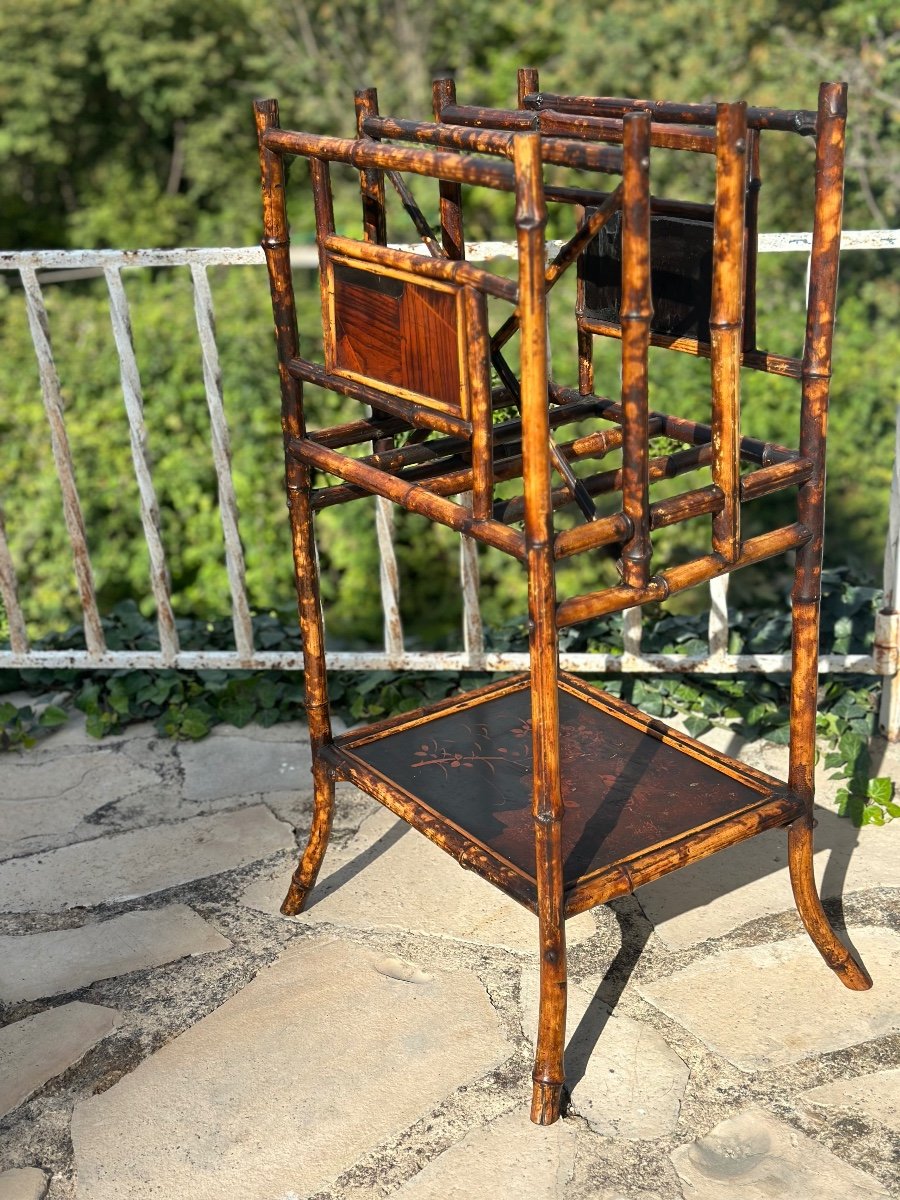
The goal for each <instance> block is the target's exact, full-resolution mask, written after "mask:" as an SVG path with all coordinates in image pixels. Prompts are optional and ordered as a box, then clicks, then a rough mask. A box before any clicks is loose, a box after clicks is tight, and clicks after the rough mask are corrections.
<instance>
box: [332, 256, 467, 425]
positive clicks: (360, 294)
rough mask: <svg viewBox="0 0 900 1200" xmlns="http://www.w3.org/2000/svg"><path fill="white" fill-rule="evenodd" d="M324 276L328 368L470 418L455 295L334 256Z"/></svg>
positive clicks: (447, 287) (445, 287) (452, 289)
mask: <svg viewBox="0 0 900 1200" xmlns="http://www.w3.org/2000/svg"><path fill="white" fill-rule="evenodd" d="M328 274H329V281H328V291H329V294H330V295H329V304H328V305H327V307H326V312H325V314H324V320H325V325H326V338H325V343H326V346H328V341H329V339H328V337H327V333H328V331H329V329H330V330H331V331H332V332H333V361H328V362H327V366H328V369H329V370H330V371H332V372H333V373H335V374H339V375H340V374H343V375H348V376H349V377H350V378H352V379H357V380H360V381H362V382H365V383H372V384H375V385H376V386H379V387H382V388H388V389H391V390H393V391H395V392H396V393H397V394H398V395H401V396H405V397H407V398H408V399H411V400H416V401H419V402H421V403H423V404H425V405H427V406H428V407H431V408H441V409H444V410H445V411H448V412H452V413H458V414H460V415H462V416H464V417H468V407H469V406H468V394H467V392H468V389H467V381H466V377H465V371H464V370H463V369H462V367H461V362H462V356H463V354H464V352H465V316H464V313H463V309H462V302H461V289H460V288H459V287H458V286H456V285H455V284H448V283H442V282H436V281H434V280H430V279H416V278H414V277H413V276H411V275H408V274H405V273H403V272H399V271H396V272H395V271H389V270H386V269H385V268H383V267H377V266H374V265H372V264H369V263H365V262H349V261H347V260H346V259H342V258H338V257H336V256H334V255H332V256H329V262H328ZM326 357H328V356H327V354H326Z"/></svg>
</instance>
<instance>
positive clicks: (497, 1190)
mask: <svg viewBox="0 0 900 1200" xmlns="http://www.w3.org/2000/svg"><path fill="white" fill-rule="evenodd" d="M574 1171H575V1129H574V1128H573V1126H572V1124H571V1123H570V1122H566V1121H557V1122H556V1124H555V1125H550V1126H549V1127H546V1128H542V1127H541V1126H539V1125H533V1124H532V1123H531V1121H530V1119H529V1116H528V1110H527V1108H525V1107H524V1106H520V1107H518V1108H516V1109H513V1111H512V1112H509V1113H507V1114H506V1115H505V1116H503V1117H498V1118H497V1120H495V1121H492V1122H491V1123H490V1124H488V1125H486V1126H484V1127H483V1128H482V1129H473V1130H472V1132H471V1133H470V1134H469V1135H468V1136H467V1137H465V1138H463V1140H462V1141H461V1142H458V1143H457V1144H456V1145H455V1146H451V1148H450V1149H449V1150H445V1151H444V1153H443V1154H440V1155H439V1156H438V1157H437V1158H435V1159H432V1161H431V1162H430V1163H428V1164H427V1165H426V1166H425V1167H423V1169H422V1170H421V1171H420V1172H419V1174H418V1175H415V1176H414V1177H413V1178H412V1179H411V1180H410V1182H409V1183H407V1184H405V1185H404V1186H403V1187H402V1188H400V1190H399V1191H397V1192H394V1193H393V1195H395V1196H396V1197H397V1200H474V1198H475V1197H479V1196H483V1197H486V1198H487V1197H490V1200H523V1198H524V1197H527V1198H528V1200H557V1198H558V1197H560V1196H564V1195H565V1189H566V1185H567V1184H568V1183H569V1182H570V1180H571V1178H572V1175H573V1173H574Z"/></svg>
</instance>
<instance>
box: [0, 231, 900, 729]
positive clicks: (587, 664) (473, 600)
mask: <svg viewBox="0 0 900 1200" xmlns="http://www.w3.org/2000/svg"><path fill="white" fill-rule="evenodd" d="M841 245H842V249H845V250H855V251H859V250H870V249H898V248H900V230H863V231H852V230H851V231H847V230H845V231H844V233H843V235H842V239H841ZM809 247H810V235H809V234H797V233H789V234H760V238H759V250H760V252H761V253H772V252H776V253H777V252H780V253H784V252H791V253H797V252H801V253H808V251H809ZM401 248H403V249H407V250H413V251H415V250H418V251H419V252H420V253H421V252H423V251H424V247H421V246H419V247H416V246H408V245H404V246H402V247H401ZM549 249H551V251H552V247H549ZM514 254H515V247H514V246H513V245H512V244H511V243H470V244H469V245H467V248H466V257H467V258H468V259H469V260H470V261H473V262H477V261H484V260H487V259H490V258H495V257H511V256H514ZM292 260H293V261H294V265H295V266H296V267H310V268H312V267H314V266H315V265H316V262H317V259H316V254H315V251H314V250H312V249H311V248H308V247H300V248H298V249H297V250H296V251H295V253H294V254H293V255H292ZM262 262H263V252H262V250H261V248H260V247H256V246H254V247H241V248H215V247H211V248H203V249H196V248H176V249H172V250H138V251H129V252H124V251H119V250H90V251H70V250H39V251H11V252H5V251H4V252H0V271H4V270H6V271H9V270H13V271H18V272H20V273H21V275H22V279H23V283H24V284H25V291H26V298H27V299H28V302H29V321H30V323H31V326H32V336H33V337H34V340H35V348H36V351H37V353H38V358H39V361H40V362H41V368H42V371H41V379H42V386H43V388H44V402H45V407H47V410H48V419H50V425H51V435H52V434H53V432H54V429H57V430H58V431H59V432H60V433H61V437H60V439H59V449H60V451H61V456H62V460H63V465H62V467H60V461H59V459H58V460H57V472H58V474H59V475H60V482H61V485H62V487H63V493H64V512H65V516H66V521H67V526H68V529H69V537H70V541H71V542H72V546H73V551H74V552H75V561H76V571H78V570H79V569H82V570H84V569H85V568H86V569H87V571H88V572H90V561H89V559H88V557H87V549H86V538H85V535H84V525H83V519H82V518H81V510H80V505H79V502H78V494H77V492H76V491H75V490H74V472H73V471H72V470H71V455H70V454H69V447H68V440H67V438H66V431H65V426H64V424H63V420H62V402H61V398H60V394H59V381H58V379H57V378H56V372H55V367H54V365H53V357H52V353H51V350H50V342H49V336H48V335H47V319H46V311H45V310H44V304H43V298H42V296H41V292H40V288H39V287H38V281H37V277H36V275H35V272H36V271H37V270H41V271H44V270H47V269H50V270H55V271H59V275H55V276H54V279H60V280H62V279H66V278H72V279H75V278H81V277H83V276H85V275H87V274H94V275H100V274H103V275H105V276H106V279H107V285H108V287H109V291H110V304H111V315H112V321H113V331H114V335H115V338H116V347H117V351H118V353H119V358H120V366H121V372H122V389H123V393H124V398H125V406H126V411H127V412H128V418H129V426H130V433H131V441H132V457H133V460H134V468H135V475H136V477H137V480H138V486H139V489H140V495H141V519H142V522H143V526H144V536H145V539H146V541H147V545H148V550H149V553H150V561H151V583H152V586H153V595H154V597H155V599H156V604H157V610H158V614H159V623H160V646H161V650H160V651H156V650H134V651H124V650H123V651H107V650H105V647H104V642H103V634H102V628H101V626H100V621H99V615H98V614H97V606H96V600H95V598H94V588H93V580H92V578H91V577H90V575H89V576H88V579H89V586H88V588H87V592H86V593H85V591H84V590H83V589H82V587H81V584H82V579H81V578H80V577H79V589H80V590H81V592H82V607H83V611H84V619H85V636H86V641H87V645H88V650H87V651H68V650H46V651H45V650H34V649H32V648H29V644H28V637H27V628H26V624H25V621H24V617H23V614H22V610H21V607H20V605H19V601H18V596H17V580H16V574H15V571H14V568H13V563H12V558H11V555H10V552H9V546H8V544H7V539H6V537H5V533H4V530H3V528H2V522H0V598H2V601H3V605H4V608H5V609H6V614H7V621H8V624H9V627H10V648H9V650H0V665H2V666H10V667H43V666H47V667H72V668H80V669H89V668H91V667H98V666H101V665H102V666H103V667H105V668H110V667H121V668H126V667H128V668H152V667H160V666H163V665H167V664H171V663H172V662H173V661H175V659H176V656H177V662H178V665H179V666H181V667H184V668H185V669H203V668H222V669H228V668H234V667H242V666H243V667H246V666H253V667H256V668H262V669H273V670H276V669H281V670H299V669H301V668H302V661H301V658H300V656H299V654H296V653H294V652H291V651H259V650H254V649H253V644H252V636H251V629H250V626H249V605H248V604H247V598H246V587H245V584H244V581H243V574H244V573H243V570H242V567H241V565H240V560H239V559H237V557H236V556H235V555H232V553H231V551H232V549H234V550H235V551H236V552H238V553H239V552H240V541H239V534H238V524H237V507H236V504H234V503H233V485H232V488H231V493H232V500H231V501H229V500H227V499H223V497H222V481H223V479H225V480H226V484H225V487H226V491H227V489H228V486H229V484H230V483H231V476H230V470H229V463H228V433H227V424H226V423H225V420H224V407H223V405H222V393H221V385H220V382H219V365H218V361H217V358H218V355H217V351H216V344H215V340H214V332H213V319H212V305H211V299H210V297H209V293H208V280H207V279H206V277H205V274H204V270H205V268H207V267H209V266H219V265H223V266H250V265H257V264H261V263H262ZM125 266H128V267H140V266H144V267H154V268H157V267H173V266H188V267H190V268H191V271H192V276H193V280H194V296H195V312H196V318H197V328H198V333H199V335H200V341H201V347H202V349H203V355H204V359H203V362H204V380H205V383H206V392H207V404H208V405H209V408H210V421H211V427H212V435H213V454H214V460H215V465H216V473H217V479H218V482H219V489H220V506H221V508H222V521H223V534H224V537H225V544H226V566H227V568H228V572H229V583H230V585H231V595H232V612H233V619H234V622H235V643H236V647H237V649H236V650H235V651H231V650H227V651H220V650H211V649H202V650H198V651H188V652H184V653H181V652H179V650H178V640H177V637H176V636H175V626H174V618H173V615H172V606H171V600H170V595H169V588H168V584H167V577H166V569H165V556H164V553H163V548H162V543H161V538H160V534H159V516H158V511H157V503H156V497H155V494H154V489H153V484H152V479H151V476H150V471H149V465H148V459H147V454H146V449H145V445H144V443H145V439H146V433H145V430H144V422H143V404H142V399H141V384H140V377H139V374H138V369H137V363H136V360H135V355H134V347H133V344H132V341H131V334H130V327H129V316H128V304H127V300H126V297H125V293H124V289H123V287H122V282H121V278H120V276H119V272H120V270H121V269H122V268H123V267H125ZM198 281H199V283H198ZM42 313H43V320H41V314H42ZM44 351H46V352H45V353H44ZM48 389H49V398H50V403H49V404H48ZM51 409H52V411H51ZM219 417H221V421H219V420H218V418H219ZM220 433H221V434H224V437H219V434H220ZM56 449H57V447H56V445H55V444H54V453H56ZM66 462H67V463H68V468H69V470H68V474H67V471H66V465H65V464H66ZM68 479H71V483H72V488H71V490H69V491H68V493H67V480H68ZM895 489H896V490H895V494H894V498H893V499H892V509H891V511H892V518H891V519H892V526H891V529H892V533H891V535H890V536H889V546H888V556H887V562H886V589H885V609H886V611H884V612H882V613H881V614H879V616H878V629H877V633H876V648H875V653H874V655H867V654H846V655H829V654H825V655H823V656H822V657H821V659H820V669H821V670H822V671H840V672H845V671H850V672H865V673H871V674H876V675H884V676H885V679H886V688H885V700H884V707H883V710H882V712H883V716H882V719H883V721H884V722H885V724H886V727H887V728H888V729H889V730H892V731H893V735H894V736H896V735H897V734H900V682H898V680H900V677H898V675H897V671H896V667H897V665H900V613H898V612H896V611H894V606H895V605H896V604H897V599H896V597H897V595H898V594H900V580H898V579H897V578H896V576H897V565H896V562H897V560H896V557H895V558H891V557H890V555H891V554H892V553H894V554H895V555H896V548H897V543H898V540H900V476H898V477H897V482H896V484H895ZM67 494H68V499H69V500H71V501H73V502H74V507H72V506H70V505H67V502H66V501H67ZM70 518H74V525H73V524H71V523H70ZM376 528H377V533H378V543H379V550H380V554H381V590H382V603H383V607H384V616H385V644H384V649H380V650H376V651H365V652H356V651H335V652H330V653H329V655H328V662H329V666H330V667H332V668H334V669H340V670H356V671H364V670H384V669H396V668H398V667H401V666H402V667H403V668H407V669H410V670H461V669H462V670H464V669H472V668H477V667H479V666H481V667H483V668H484V669H485V670H493V671H509V670H521V669H523V668H524V667H525V666H526V665H527V662H526V659H527V656H524V655H522V654H506V653H497V652H493V651H492V652H485V650H484V644H483V630H482V625H481V614H480V609H479V606H478V586H477V585H478V561H477V550H476V547H475V546H474V545H472V544H471V542H469V541H468V540H467V539H461V551H460V572H461V579H462V588H463V596H464V616H463V640H464V649H463V650H460V651H453V652H443V651H441V652H430V651H419V650H415V651H413V650H411V651H408V652H407V651H406V650H405V649H404V646H403V631H402V626H401V622H400V610H399V600H398V594H399V585H398V573H397V562H396V556H395V553H394V546H393V532H392V530H393V508H392V506H391V505H390V503H389V502H387V501H376ZM79 534H80V538H81V545H82V546H83V547H84V553H83V554H81V553H79V551H78V549H77V545H78V539H79ZM241 558H243V555H242V553H241ZM237 581H239V582H237ZM726 583H727V576H726V577H724V578H723V579H721V580H716V581H713V587H712V589H711V610H710V616H709V653H708V654H705V655H689V656H684V655H677V654H652V653H642V651H641V631H642V626H641V615H640V612H639V611H637V610H635V611H632V612H629V613H626V614H625V616H624V654H623V655H621V656H619V655H608V654H581V653H578V654H563V655H562V659H563V661H564V663H565V665H566V667H567V668H568V669H571V670H575V671H587V672H591V671H593V672H597V673H602V672H605V671H627V672H644V673H648V674H655V673H659V672H665V673H672V672H679V671H691V672H696V673H700V674H716V673H722V672H727V673H729V674H731V673H739V672H742V671H752V672H761V673H763V674H771V673H773V672H778V671H785V670H788V669H789V662H790V660H789V656H788V655H787V654H760V655H743V654H738V655H729V654H728V653H727V648H728V618H727V606H726V603H725V593H724V587H725V585H726ZM717 589H721V591H719V590H717ZM892 589H893V590H892ZM245 622H246V623H245ZM239 628H240V629H241V632H240V633H239V632H238V630H239Z"/></svg>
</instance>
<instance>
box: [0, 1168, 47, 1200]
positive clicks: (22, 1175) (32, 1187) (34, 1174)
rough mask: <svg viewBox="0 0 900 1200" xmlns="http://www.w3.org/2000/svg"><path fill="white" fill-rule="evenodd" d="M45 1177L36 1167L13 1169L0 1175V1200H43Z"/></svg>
mask: <svg viewBox="0 0 900 1200" xmlns="http://www.w3.org/2000/svg"><path fill="white" fill-rule="evenodd" d="M46 1194H47V1176H46V1175H45V1174H44V1172H43V1171H39V1170H38V1169H37V1167H15V1168H13V1170H11V1171H3V1172H2V1173H0V1200H44V1196H46Z"/></svg>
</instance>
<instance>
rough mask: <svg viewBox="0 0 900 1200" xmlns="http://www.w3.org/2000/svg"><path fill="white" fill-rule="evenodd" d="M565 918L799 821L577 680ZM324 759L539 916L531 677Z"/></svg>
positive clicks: (379, 732) (569, 747)
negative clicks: (535, 848)
mask: <svg viewBox="0 0 900 1200" xmlns="http://www.w3.org/2000/svg"><path fill="white" fill-rule="evenodd" d="M559 712H560V758H561V763H562V784H563V802H564V818H563V825H562V831H563V860H564V876H565V889H566V912H567V915H569V916H571V915H573V914H574V913H576V912H580V911H583V910H584V909H585V908H590V907H592V906H593V905H594V904H598V903H602V902H603V901H605V900H608V899H611V898H612V897H613V896H615V895H621V894H623V893H625V892H628V891H632V890H633V889H634V888H635V887H637V886H639V885H640V884H642V883H647V882H649V881H650V880H652V879H655V878H658V877H659V876H660V875H663V874H666V873H667V872H668V871H671V870H674V869H676V868H677V867H679V866H683V865H685V864H686V863H687V862H690V861H693V860H694V859H696V858H701V857H704V856H705V855H706V854H708V853H711V852H712V851H713V850H716V849H719V848H721V847H724V846H727V845H731V844H733V843H734V842H737V841H742V840H743V839H745V838H747V837H750V836H752V835H753V834H755V833H758V832H760V831H761V830H763V829H768V828H772V827H773V826H779V825H784V824H787V823H788V822H790V821H791V820H793V819H794V817H796V816H799V815H800V814H801V812H802V811H803V805H802V803H801V801H799V800H798V799H797V797H796V796H794V795H792V793H790V792H789V791H788V789H787V787H786V785H785V784H783V783H781V782H779V781H778V780H777V779H774V778H772V777H771V776H768V775H764V774H763V773H762V772H760V771H756V770H754V769H753V768H750V767H748V766H746V765H745V764H743V763H740V762H737V761H736V760H734V759H730V758H727V757H726V756H725V755H721V754H718V753H716V752H715V751H712V750H710V749H708V748H707V747H706V746H704V745H702V744H701V743H700V742H697V741H695V740H694V739H693V738H689V737H687V736H685V735H683V734H679V733H677V732H675V731H673V730H671V729H669V728H668V727H667V726H665V725H664V724H663V723H662V722H660V721H657V720H654V719H652V718H650V717H647V716H646V715H644V714H643V713H641V712H640V711H639V710H637V709H635V708H633V707H632V706H631V705H628V704H625V703H623V702H622V701H620V700H617V699H615V698H614V697H611V696H608V695H606V694H605V693H603V692H601V691H599V690H598V689H596V688H593V687H590V686H589V685H587V684H585V683H583V682H582V681H581V680H578V679H576V678H574V677H572V676H563V677H562V679H561V682H560V687H559ZM328 756H329V758H330V760H331V762H332V764H333V766H334V767H335V769H336V771H337V773H338V774H339V775H341V776H343V777H345V778H349V779H352V780H353V781H354V782H355V783H357V784H358V786H360V787H362V788H363V790H364V791H367V792H369V793H370V794H372V795H374V796H375V797H376V798H377V799H379V800H381V801H382V803H384V804H386V805H387V807H389V808H391V809H392V810H393V811H395V812H397V813H399V815H401V816H403V817H404V818H405V819H406V820H408V821H409V822H410V824H412V825H414V826H415V827H417V828H419V829H420V830H421V831H422V832H423V833H425V834H426V835H427V836H428V837H430V838H431V839H432V840H433V841H436V842H437V843H438V844H440V845H442V846H443V847H444V849H446V850H448V851H449V852H450V853H451V854H453V855H454V856H455V857H457V858H459V859H460V861H461V862H462V863H463V865H464V866H468V867H470V868H472V869H473V870H476V871H478V873H479V874H483V875H485V876H486V877H487V878H489V879H491V881H492V882H494V883H496V884H497V885H498V886H500V887H501V888H503V889H504V890H505V891H507V892H509V894H511V895H513V896H514V897H515V898H516V899H517V900H519V901H521V902H522V903H523V904H525V905H526V906H527V907H529V908H534V907H535V904H536V895H537V892H536V882H535V851H534V824H533V821H532V815H531V803H532V764H531V702H530V692H529V686H528V677H527V676H518V677H516V678H515V679H511V680H506V681H504V682H502V683H499V684H492V685H490V686H489V687H487V688H482V689H480V690H479V691H478V692H473V693H470V694H468V695H466V696H460V697H456V698H454V699H452V700H449V701H444V702H443V703H441V704H438V705H435V706H433V707H432V708H429V709H422V710H419V711H417V712H415V713H411V714H407V715H405V716H403V717H399V718H394V719H392V720H390V721H385V722H381V723H380V724H378V725H374V726H370V727H368V728H367V729H364V730H355V731H352V732H351V733H349V734H346V735H344V736H343V737H340V738H338V739H336V740H335V743H334V745H333V746H332V747H329V749H328Z"/></svg>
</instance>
